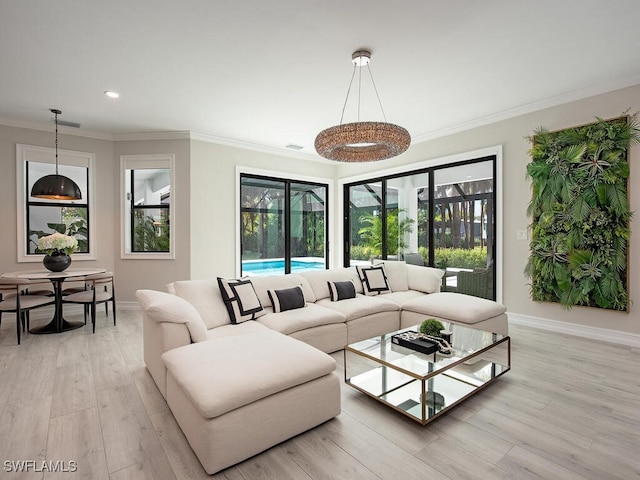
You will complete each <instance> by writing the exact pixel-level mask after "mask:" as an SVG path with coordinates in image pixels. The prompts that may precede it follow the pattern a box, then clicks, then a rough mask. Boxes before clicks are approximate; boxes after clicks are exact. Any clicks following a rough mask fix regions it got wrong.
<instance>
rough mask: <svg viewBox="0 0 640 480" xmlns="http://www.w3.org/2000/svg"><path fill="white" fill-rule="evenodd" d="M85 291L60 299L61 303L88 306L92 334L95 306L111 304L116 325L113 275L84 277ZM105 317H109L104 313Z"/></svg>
mask: <svg viewBox="0 0 640 480" xmlns="http://www.w3.org/2000/svg"><path fill="white" fill-rule="evenodd" d="M84 282H85V285H86V287H87V288H86V290H82V291H79V292H76V293H72V294H70V295H66V296H63V297H62V303H75V304H81V305H85V306H87V305H88V306H89V311H90V313H91V323H92V327H93V333H95V332H96V305H98V304H100V303H105V304H106V303H107V302H111V305H112V307H113V324H114V325H115V324H116V293H115V284H114V281H113V273H111V272H106V273H97V274H94V275H87V276H86V277H84ZM106 314H107V316H108V315H109V313H108V311H106Z"/></svg>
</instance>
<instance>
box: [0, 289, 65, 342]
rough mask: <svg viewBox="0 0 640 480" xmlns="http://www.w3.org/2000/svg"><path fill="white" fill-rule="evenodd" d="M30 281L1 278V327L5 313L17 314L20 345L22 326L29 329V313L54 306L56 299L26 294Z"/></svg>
mask: <svg viewBox="0 0 640 480" xmlns="http://www.w3.org/2000/svg"><path fill="white" fill-rule="evenodd" d="M30 285H32V282H31V281H30V280H22V279H8V278H0V325H2V314H3V313H15V315H16V336H17V338H18V345H20V326H22V330H25V326H26V328H28V323H29V320H28V315H29V312H30V311H31V310H33V309H35V308H40V307H45V306H48V305H53V304H54V303H55V299H54V298H53V297H52V296H49V295H32V294H28V293H26V292H27V290H28V288H29V286H30Z"/></svg>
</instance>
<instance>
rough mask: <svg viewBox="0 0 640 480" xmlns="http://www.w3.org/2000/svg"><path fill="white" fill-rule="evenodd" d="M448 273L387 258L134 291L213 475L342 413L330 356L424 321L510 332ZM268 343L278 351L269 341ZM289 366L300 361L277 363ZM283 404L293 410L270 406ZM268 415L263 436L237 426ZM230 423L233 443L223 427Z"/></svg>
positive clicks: (495, 310) (162, 374)
mask: <svg viewBox="0 0 640 480" xmlns="http://www.w3.org/2000/svg"><path fill="white" fill-rule="evenodd" d="M443 273H444V272H443V271H442V270H438V269H434V268H428V267H421V266H416V265H408V264H405V263H404V262H385V263H384V264H383V265H382V266H380V265H377V266H371V267H363V268H362V271H360V270H358V271H357V270H356V269H354V268H337V269H331V270H322V271H309V272H304V273H300V274H290V275H277V276H265V277H251V279H250V281H251V283H250V284H247V283H246V282H243V281H236V282H235V283H234V282H233V281H232V282H228V281H226V280H220V279H217V280H216V279H212V280H186V281H177V282H174V283H173V284H171V285H169V291H170V293H163V292H157V291H151V290H140V291H138V292H137V297H138V301H139V303H140V304H141V306H142V308H143V327H144V359H145V363H146V366H147V368H148V370H149V372H150V373H151V376H152V377H153V379H154V381H155V382H156V384H157V386H158V388H159V390H160V392H161V393H162V395H163V396H164V397H165V398H166V399H167V402H168V404H169V406H170V408H171V409H172V412H173V413H174V416H175V417H176V419H177V421H178V423H179V424H180V426H181V428H182V430H183V432H184V433H185V435H186V436H187V439H188V440H189V442H190V444H191V445H192V447H193V449H194V451H195V452H196V454H197V455H198V458H199V459H200V461H201V462H202V464H203V466H204V467H205V469H206V470H207V472H209V473H214V472H216V471H219V470H220V469H222V468H225V467H227V466H230V465H232V464H234V463H237V462H238V461H240V460H242V459H244V458H248V457H249V456H251V455H254V454H256V453H259V452H260V451H262V450H264V449H266V448H269V447H271V446H273V445H275V444H276V443H279V442H281V441H283V440H285V439H287V438H290V437H291V436H293V435H296V434H298V433H301V432H303V431H305V430H307V429H309V428H311V427H313V426H315V425H317V424H319V423H322V422H324V421H326V420H328V419H330V418H332V417H333V416H335V415H338V414H339V412H340V392H339V389H340V385H339V380H338V377H337V376H336V374H335V372H333V370H335V361H334V360H333V359H332V358H331V357H330V356H328V355H326V353H330V352H334V351H338V350H341V349H343V348H344V347H345V346H346V345H347V344H349V343H353V342H357V341H360V340H364V339H367V338H370V337H373V336H377V335H382V334H385V333H389V332H391V331H394V330H398V329H399V328H404V327H408V326H412V325H416V324H419V323H420V322H421V321H422V320H424V319H425V318H437V319H439V320H442V321H446V322H453V323H463V324H466V325H468V326H471V327H475V328H479V329H482V330H488V331H492V332H495V333H499V334H503V335H506V334H507V333H508V324H507V316H506V314H505V307H504V306H503V305H500V304H498V303H496V302H492V301H490V300H485V299H480V298H476V297H470V296H467V295H462V294H457V293H444V292H443V293H441V292H440V285H441V278H442V276H443ZM221 282H222V283H221ZM380 282H381V283H380ZM254 292H255V293H254ZM345 292H346V293H345ZM245 294H248V296H246V297H243V295H245ZM225 296H226V297H228V298H225ZM256 297H257V298H256ZM343 297H347V298H343ZM225 300H226V302H225ZM258 300H259V305H258ZM239 306H240V307H239ZM294 306H296V307H299V308H293V307H294ZM286 308H291V309H288V310H287V309H286ZM277 310H283V311H277ZM247 312H248V313H247ZM276 332H277V333H276ZM271 344H273V345H277V347H278V348H276V349H274V348H267V347H266V345H271ZM312 347H315V348H312ZM234 352H235V354H234ZM314 352H317V353H314ZM322 352H326V353H322ZM289 363H291V364H299V365H303V368H302V369H296V368H284V369H283V368H282V365H287V364H289ZM318 365H320V366H321V368H316V367H318ZM253 368H256V369H257V371H259V372H261V373H260V375H258V376H256V375H255V374H254V373H252V372H254V370H252V369H253ZM229 372H232V375H231V376H229V375H230V374H229ZM269 372H272V373H271V375H270V374H269ZM256 379H260V380H259V381H258V382H257V383H256ZM319 386H322V388H319ZM319 390H322V393H319ZM238 391H241V392H243V393H242V394H238V393H237V392H238ZM305 397H307V400H309V401H304V398H305ZM278 399H280V400H278ZM283 402H284V403H283ZM283 404H288V405H289V406H288V407H287V409H286V410H290V412H289V413H290V414H291V415H292V416H291V415H289V413H287V411H286V410H283V409H281V408H278V407H277V406H278V405H283ZM212 405H213V406H212ZM274 408H275V409H276V410H277V411H274V410H273V409H274ZM301 408H302V410H301ZM304 409H307V410H308V411H304ZM243 412H244V413H243ZM285 414H286V415H285ZM283 415H285V416H283ZM263 417H265V418H272V419H275V420H274V421H275V423H276V425H275V427H274V425H272V424H270V425H269V432H270V433H269V434H268V435H263V436H261V435H257V434H256V432H255V431H254V429H252V428H249V427H247V426H246V425H244V424H243V425H244V428H241V426H240V425H236V426H235V427H234V426H233V422H234V421H236V422H240V423H242V419H243V418H263ZM265 428H266V427H265ZM274 428H275V430H273V429H274ZM232 431H233V432H235V433H234V434H233V435H234V438H235V442H234V444H233V445H234V446H233V447H232V448H229V444H228V442H226V440H225V438H226V437H225V436H228V435H230V434H231V433H230V432H232ZM274 432H275V433H274ZM249 439H251V440H250V441H249Z"/></svg>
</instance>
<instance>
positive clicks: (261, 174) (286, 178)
mask: <svg viewBox="0 0 640 480" xmlns="http://www.w3.org/2000/svg"><path fill="white" fill-rule="evenodd" d="M243 177H256V178H263V179H267V180H274V181H280V182H283V183H285V185H286V184H288V185H291V184H294V183H300V184H311V185H318V186H323V187H325V188H326V198H325V208H324V215H325V218H324V226H325V232H324V235H325V238H324V244H325V246H324V248H325V252H324V260H325V269H328V268H330V265H331V263H332V260H331V250H330V245H331V236H330V234H331V232H332V229H331V225H330V221H331V211H330V208H331V198H332V194H333V181H332V180H331V179H328V178H319V177H308V176H305V175H296V174H291V173H287V172H278V171H273V170H262V169H256V168H249V167H240V166H236V195H235V197H236V215H235V217H236V229H235V230H236V242H235V243H236V262H235V265H236V267H235V268H236V276H238V277H239V276H240V275H241V274H242V218H241V217H242V202H241V193H242V178H243ZM286 191H287V192H288V191H289V187H287V190H286ZM289 200H290V199H288V200H287V202H289ZM289 213H290V212H289ZM289 213H287V212H285V213H284V215H285V223H286V224H290V216H289ZM285 241H286V243H287V244H289V239H288V238H286V230H285ZM290 253H291V252H290V246H287V247H285V258H286V256H287V255H289V257H290ZM290 259H291V258H290ZM285 265H286V262H285ZM285 272H286V267H285Z"/></svg>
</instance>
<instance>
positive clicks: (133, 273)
mask: <svg viewBox="0 0 640 480" xmlns="http://www.w3.org/2000/svg"><path fill="white" fill-rule="evenodd" d="M143 154H174V155H175V192H171V217H172V219H171V222H172V225H173V228H175V245H174V248H175V258H174V259H166V260H157V259H154V260H140V259H132V258H127V259H121V258H120V242H121V235H122V228H123V225H122V224H121V222H120V201H121V194H122V193H123V192H124V191H123V190H121V185H122V182H123V180H122V179H121V178H120V155H143ZM190 155H191V153H190V143H189V140H186V139H185V140H138V141H126V142H116V143H115V155H114V163H115V164H116V165H117V171H116V174H115V177H114V181H115V182H116V189H115V195H114V198H113V201H112V206H113V209H114V211H115V212H116V213H117V221H116V223H115V224H114V225H115V228H113V249H114V251H115V252H117V254H116V259H115V269H116V270H115V273H116V275H117V277H116V278H117V281H118V297H117V298H118V299H119V300H123V301H135V292H136V290H139V289H141V288H150V289H153V290H161V291H166V285H167V283H170V282H173V281H175V280H184V279H188V278H189V268H190V263H191V250H190V237H191V234H192V232H191V223H190V213H189V210H190V205H191V194H190V190H191V188H190V185H189V182H190V173H189V172H190Z"/></svg>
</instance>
